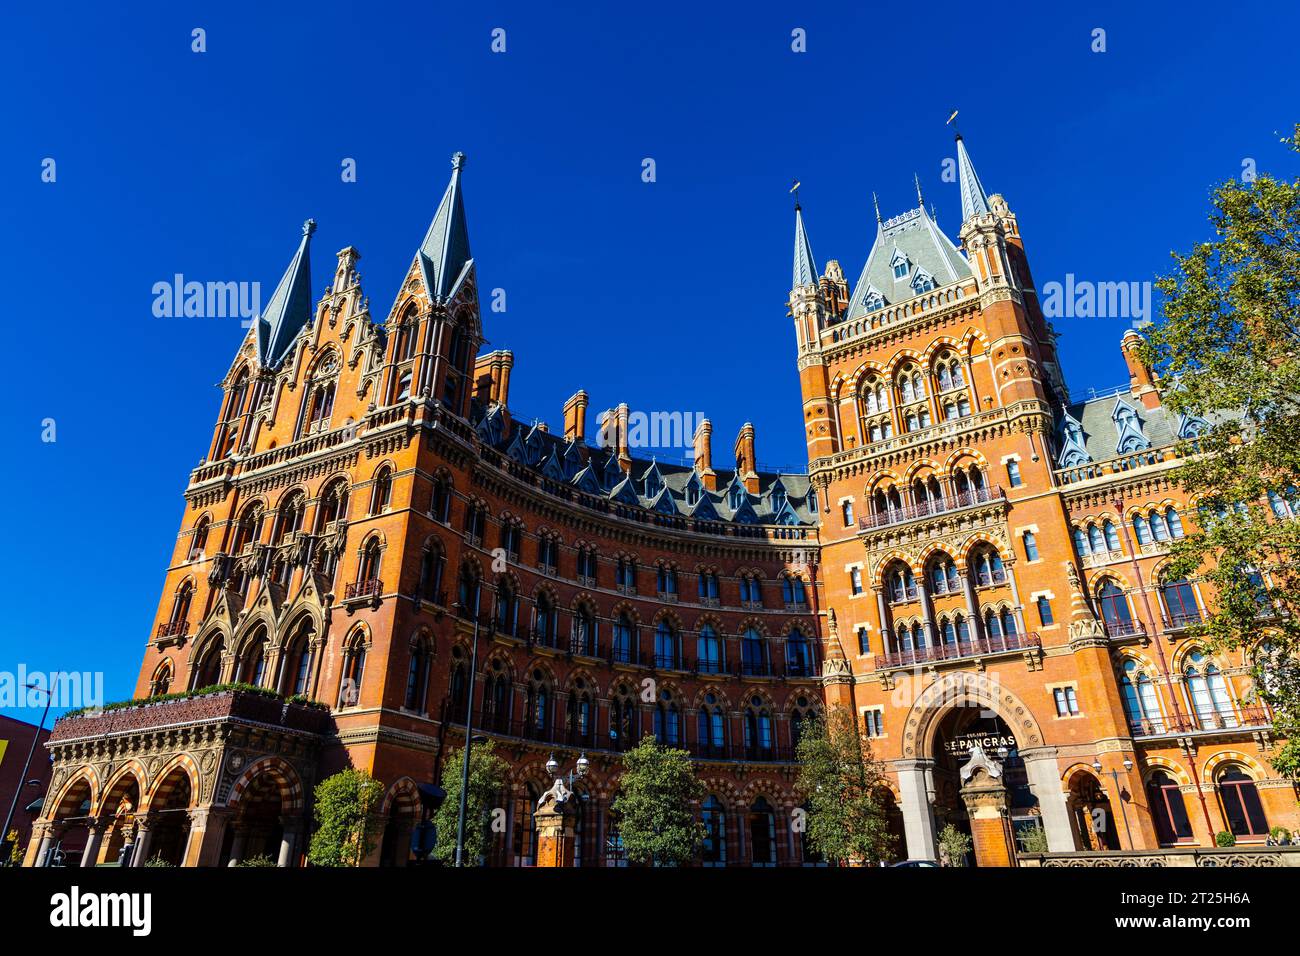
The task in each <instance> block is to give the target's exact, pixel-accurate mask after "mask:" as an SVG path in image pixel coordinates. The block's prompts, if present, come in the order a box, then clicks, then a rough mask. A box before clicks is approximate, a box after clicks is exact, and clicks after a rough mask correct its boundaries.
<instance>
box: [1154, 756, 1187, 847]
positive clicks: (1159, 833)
mask: <svg viewBox="0 0 1300 956" xmlns="http://www.w3.org/2000/svg"><path fill="white" fill-rule="evenodd" d="M1147 798H1148V799H1149V800H1150V802H1151V816H1152V819H1153V820H1154V822H1155V826H1156V838H1157V839H1158V840H1159V841H1160V845H1161V846H1172V845H1174V844H1176V843H1188V842H1191V841H1192V840H1193V839H1194V837H1193V835H1192V821H1191V820H1189V819H1188V817H1187V804H1186V802H1185V801H1184V800H1183V793H1182V788H1181V787H1179V785H1178V781H1177V780H1175V779H1174V778H1173V777H1171V776H1170V775H1169V774H1168V773H1167V772H1166V771H1164V770H1157V771H1155V772H1154V773H1153V774H1151V776H1150V777H1148V778H1147Z"/></svg>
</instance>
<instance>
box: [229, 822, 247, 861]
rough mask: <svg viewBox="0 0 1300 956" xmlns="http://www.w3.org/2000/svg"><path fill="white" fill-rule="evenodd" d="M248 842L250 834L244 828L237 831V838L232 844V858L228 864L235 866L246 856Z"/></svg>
mask: <svg viewBox="0 0 1300 956" xmlns="http://www.w3.org/2000/svg"><path fill="white" fill-rule="evenodd" d="M247 843H248V834H247V833H246V832H245V831H244V830H236V831H235V839H234V840H233V841H231V844H230V860H229V861H228V862H227V863H226V866H234V865H235V864H237V863H238V862H239V861H240V860H241V859H242V858H243V856H244V846H245V844H247Z"/></svg>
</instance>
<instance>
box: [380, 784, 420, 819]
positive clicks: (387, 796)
mask: <svg viewBox="0 0 1300 956" xmlns="http://www.w3.org/2000/svg"><path fill="white" fill-rule="evenodd" d="M395 807H398V808H407V809H409V808H411V807H414V809H415V810H416V811H417V812H418V811H419V807H420V788H419V786H418V785H417V784H416V782H415V781H414V780H412V779H411V778H410V777H402V778H400V779H398V780H396V781H395V782H394V783H393V785H392V786H391V787H389V788H388V789H387V790H386V791H385V792H384V801H383V803H382V804H381V805H380V809H379V814H380V816H382V817H385V818H387V817H388V816H389V815H390V814H391V813H392V812H393V810H394V808H395Z"/></svg>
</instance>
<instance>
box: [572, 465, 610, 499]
mask: <svg viewBox="0 0 1300 956" xmlns="http://www.w3.org/2000/svg"><path fill="white" fill-rule="evenodd" d="M573 484H574V485H575V486H576V487H577V488H578V490H580V491H585V492H586V493H587V494H589V495H600V494H604V493H605V489H604V488H602V487H601V484H600V478H599V477H598V476H597V475H596V471H595V469H594V468H592V467H591V465H588V466H587V467H585V468H583V469H582V470H581V471H580V472H578V473H577V474H576V475H574V476H573Z"/></svg>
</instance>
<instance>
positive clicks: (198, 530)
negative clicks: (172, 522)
mask: <svg viewBox="0 0 1300 956" xmlns="http://www.w3.org/2000/svg"><path fill="white" fill-rule="evenodd" d="M211 528H212V519H211V518H209V517H208V516H207V515H204V516H203V517H202V518H200V519H199V520H198V522H197V523H196V524H195V525H194V534H193V535H192V536H191V537H190V553H189V560H191V561H202V560H203V558H204V556H205V555H206V554H207V550H208V532H209V531H210V530H211Z"/></svg>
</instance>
